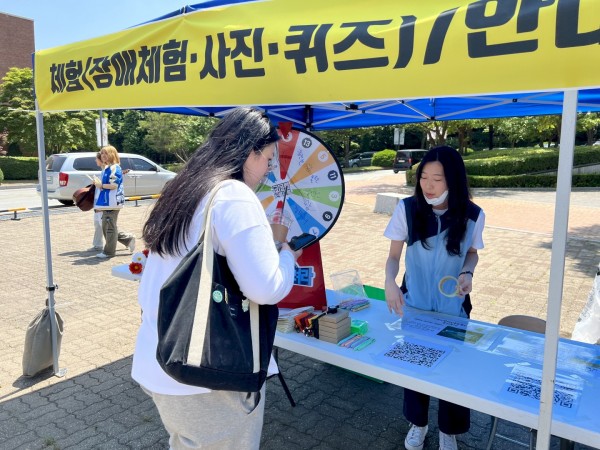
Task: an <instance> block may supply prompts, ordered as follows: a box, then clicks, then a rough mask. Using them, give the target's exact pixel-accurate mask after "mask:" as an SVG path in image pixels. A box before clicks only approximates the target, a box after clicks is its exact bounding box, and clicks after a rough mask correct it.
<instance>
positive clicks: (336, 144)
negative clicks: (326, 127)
mask: <svg viewBox="0 0 600 450" xmlns="http://www.w3.org/2000/svg"><path fill="white" fill-rule="evenodd" d="M368 133H369V129H368V128H346V129H341V130H330V131H320V132H318V133H317V135H318V136H319V137H320V138H321V139H323V141H324V142H325V144H327V146H328V147H329V148H330V149H331V150H332V151H333V153H334V154H335V155H336V156H337V157H338V158H340V159H342V161H344V166H345V167H348V161H349V160H350V155H351V154H353V153H357V152H358V151H360V150H361V149H360V146H359V145H358V143H359V142H361V141H362V139H363V137H364V136H365V135H366V134H368ZM353 150H354V151H353Z"/></svg>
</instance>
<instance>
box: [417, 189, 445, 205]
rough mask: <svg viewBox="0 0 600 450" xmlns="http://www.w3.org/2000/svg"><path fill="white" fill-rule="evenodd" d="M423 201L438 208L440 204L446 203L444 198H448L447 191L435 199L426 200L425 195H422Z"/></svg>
mask: <svg viewBox="0 0 600 450" xmlns="http://www.w3.org/2000/svg"><path fill="white" fill-rule="evenodd" d="M423 197H424V198H425V201H426V202H427V203H428V204H429V205H431V206H440V205H441V204H442V203H444V202H445V201H446V197H448V189H446V190H445V191H444V192H443V193H442V195H440V196H439V197H435V198H427V196H426V195H425V194H423Z"/></svg>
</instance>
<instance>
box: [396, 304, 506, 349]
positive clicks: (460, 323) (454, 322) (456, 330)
mask: <svg viewBox="0 0 600 450" xmlns="http://www.w3.org/2000/svg"><path fill="white" fill-rule="evenodd" d="M402 330H404V331H411V332H414V333H419V334H423V335H426V336H440V337H444V338H448V339H453V340H456V341H460V342H463V343H465V344H471V345H477V346H480V345H484V344H489V342H490V337H491V336H492V335H493V334H495V333H496V330H495V329H494V327H491V326H487V325H484V324H479V323H473V322H470V321H469V320H468V319H464V318H461V317H457V318H456V319H454V318H450V317H437V316H432V315H430V314H418V313H414V312H410V313H407V314H406V315H405V317H404V318H403V319H402Z"/></svg>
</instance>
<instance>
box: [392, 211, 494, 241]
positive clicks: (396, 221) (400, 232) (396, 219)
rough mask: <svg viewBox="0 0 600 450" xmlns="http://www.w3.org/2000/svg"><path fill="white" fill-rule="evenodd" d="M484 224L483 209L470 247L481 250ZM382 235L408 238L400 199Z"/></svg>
mask: <svg viewBox="0 0 600 450" xmlns="http://www.w3.org/2000/svg"><path fill="white" fill-rule="evenodd" d="M446 211H447V210H446V209H444V210H442V209H440V210H437V209H434V210H433V212H434V213H435V214H438V215H442V214H444V213H445V212H446ZM484 226H485V213H484V212H483V209H482V210H480V212H479V216H478V217H477V221H476V222H475V228H474V229H473V243H472V245H471V247H473V248H474V249H476V250H481V249H482V248H483V228H484ZM383 235H384V236H385V237H386V238H388V239H390V240H392V241H404V242H406V241H407V240H408V224H407V223H406V210H405V208H404V202H403V201H402V200H400V201H399V202H398V205H396V208H395V209H394V213H393V214H392V218H391V219H390V222H389V223H388V225H387V227H386V228H385V231H384V232H383Z"/></svg>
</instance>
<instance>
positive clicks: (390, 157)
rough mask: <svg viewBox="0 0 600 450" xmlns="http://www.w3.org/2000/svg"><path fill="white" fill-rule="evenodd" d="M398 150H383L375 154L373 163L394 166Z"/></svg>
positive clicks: (381, 165) (374, 164)
mask: <svg viewBox="0 0 600 450" xmlns="http://www.w3.org/2000/svg"><path fill="white" fill-rule="evenodd" d="M395 157H396V152H395V151H394V150H381V151H380V152H377V153H375V154H374V155H373V161H372V162H371V165H373V166H379V167H392V166H393V165H394V158H395Z"/></svg>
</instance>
